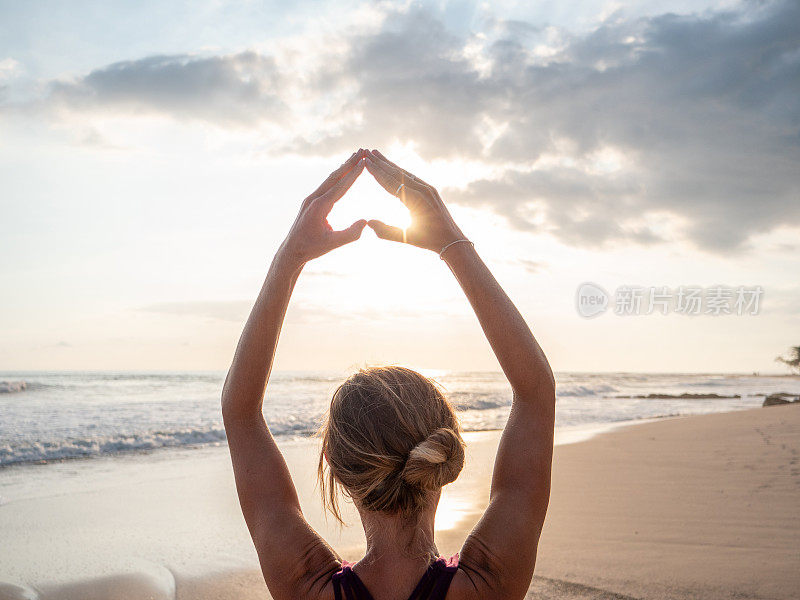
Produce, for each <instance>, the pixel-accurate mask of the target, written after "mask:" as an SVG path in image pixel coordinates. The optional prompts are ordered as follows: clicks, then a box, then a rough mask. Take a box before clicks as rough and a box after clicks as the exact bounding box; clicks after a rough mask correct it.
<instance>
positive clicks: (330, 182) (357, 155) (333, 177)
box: [308, 148, 366, 200]
mask: <svg viewBox="0 0 800 600" xmlns="http://www.w3.org/2000/svg"><path fill="white" fill-rule="evenodd" d="M365 152H366V150H363V149H362V148H359V149H358V150H356V151H355V152H353V154H351V155H350V158H348V159H347V160H346V161H344V162H343V163H342V164H341V166H340V167H339V168H338V169H336V170H335V171H334V172H333V173H331V174H330V175H328V178H327V179H326V180H325V181H323V182H322V184H321V185H320V186H319V187H318V188H317V189H316V190H314V193H313V194H311V195H310V196H309V197H308V200H313V199H315V198H318V197H319V196H321V195H322V194H324V193H325V192H327V191H328V190H329V189H330V188H331V187H333V186H334V185H335V184H336V183H337V182H338V181H339V180H340V179H341V178H342V176H343V175H344V174H345V173H347V172H348V171H350V170H351V169H352V168H353V167H354V166H355V165H356V163H357V162H358V161H359V160H360V159H361V158H362V156H363V154H364V153H365Z"/></svg>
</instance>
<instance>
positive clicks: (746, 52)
mask: <svg viewBox="0 0 800 600" xmlns="http://www.w3.org/2000/svg"><path fill="white" fill-rule="evenodd" d="M359 147H366V148H379V149H381V150H382V152H383V153H384V154H386V155H387V156H389V158H391V159H392V160H393V161H394V162H396V163H399V164H401V165H402V166H404V167H405V168H406V169H407V170H409V171H411V172H413V173H415V174H416V175H418V176H419V177H422V178H423V179H425V180H426V181H428V182H429V183H431V184H433V185H435V186H436V187H437V189H438V190H439V192H440V194H441V196H442V198H443V199H444V201H445V203H446V204H447V205H448V207H449V208H450V210H451V212H452V213H453V216H454V218H455V219H456V221H457V222H458V223H459V225H460V226H461V228H462V230H463V231H464V232H465V234H466V235H467V236H468V237H469V238H470V239H471V240H473V241H474V242H475V245H476V248H477V249H478V252H479V253H480V255H481V256H482V257H483V258H484V260H485V261H486V262H487V264H488V265H489V266H490V267H491V269H492V270H493V272H494V273H495V275H496V276H497V278H498V280H499V281H500V282H501V284H503V285H504V287H505V288H506V290H507V292H508V293H509V295H510V296H511V297H512V299H513V300H514V301H515V302H516V303H517V305H518V307H519V308H520V310H521V312H522V313H523V315H524V316H525V317H526V319H527V321H528V323H529V324H530V325H531V328H532V330H533V332H534V334H535V335H536V336H537V339H538V340H539V341H540V343H541V345H542V346H543V348H544V350H545V352H546V353H547V355H548V357H549V359H550V362H551V364H552V365H553V368H554V369H555V370H556V371H651V372H745V373H749V372H754V371H758V372H783V371H784V369H783V368H782V366H781V365H780V364H778V363H776V362H775V357H776V356H777V355H779V354H781V353H783V352H785V351H786V350H787V348H788V347H789V346H792V345H798V344H800V337H799V336H800V308H798V306H800V282H799V281H798V273H800V252H798V251H799V250H800V235H798V234H799V233H800V202H798V200H800V175H798V173H800V4H798V3H797V2H796V1H744V2H737V1H732V0H728V1H722V2H719V1H712V2H709V1H705V0H701V1H691V2H689V1H674V2H644V1H633V2H625V3H621V2H609V1H595V0H593V1H587V2H576V1H560V2H555V1H543V2H536V3H530V2H510V1H500V2H491V3H488V2H461V1H458V2H449V1H438V2H422V3H418V2H404V3H388V2H336V3H333V2H322V1H302V0H301V1H299V2H294V3H286V2H277V1H276V2H256V1H250V2H233V1H231V2H228V1H225V0H213V1H199V2H192V3H188V2H171V1H161V0H159V1H157V2H156V1H138V2H116V3H106V2H99V1H97V2H86V1H76V2H71V3H64V2H58V1H45V0H43V1H40V2H24V3H20V2H13V1H4V0H0V224H2V235H0V282H2V284H0V285H1V287H0V370H20V369H48V370H50V369H65V370H173V369H190V370H222V369H225V368H227V366H228V365H229V363H230V360H231V358H232V354H233V351H234V349H235V346H236V342H237V340H238V336H239V333H240V331H241V328H242V326H243V324H244V320H245V319H246V317H247V314H248V312H249V309H250V306H251V305H252V302H253V300H254V299H255V297H256V295H257V293H258V290H259V288H260V286H261V283H262V281H263V278H264V276H265V274H266V271H267V269H268V266H269V264H270V261H271V258H272V255H273V254H274V252H275V250H276V249H277V248H278V246H279V245H280V243H281V241H282V240H283V238H284V236H285V235H286V232H287V231H288V228H289V226H290V225H291V223H292V221H293V219H294V216H295V215H296V212H297V210H298V207H299V205H300V203H301V201H302V200H303V198H305V196H307V195H308V194H309V193H310V192H311V191H312V190H314V188H316V187H317V185H318V184H319V183H320V182H321V181H322V180H323V179H324V178H325V177H326V176H327V174H328V173H329V172H330V171H332V170H333V169H334V168H336V166H338V165H339V164H340V163H341V162H342V161H343V160H344V159H345V158H346V157H347V156H349V155H350V154H351V153H352V152H353V151H354V150H356V149H357V148H359ZM359 218H382V219H384V220H387V221H389V222H392V223H395V224H398V225H402V224H403V223H405V222H407V219H408V214H407V212H406V211H405V209H404V208H403V207H402V205H401V204H400V203H399V202H398V201H397V200H396V199H395V198H393V197H391V196H390V195H388V194H386V193H385V192H384V191H383V190H382V189H381V188H380V187H379V186H378V185H377V184H376V183H375V181H374V180H372V178H371V176H370V175H369V174H368V173H366V172H365V173H364V174H363V175H362V176H361V177H360V178H359V180H358V181H357V182H356V184H355V185H354V186H353V188H352V189H351V191H350V193H348V195H347V196H345V197H344V198H343V199H342V200H340V201H339V203H338V205H337V206H336V207H335V208H334V211H333V213H332V214H331V216H330V221H331V223H332V225H333V226H334V227H344V226H347V225H348V224H349V223H351V222H352V221H354V220H356V219H359ZM587 283H590V284H592V286H591V287H588V288H587V287H586V286H585V285H584V284H587ZM582 286H583V287H582ZM652 288H655V289H656V290H657V292H658V294H660V296H659V297H660V298H662V299H663V298H667V299H668V302H667V303H666V304H664V305H663V306H662V305H661V304H659V303H655V304H654V305H653V308H652V310H651V308H650V299H651V298H653V299H655V298H656V296H655V295H654V294H653V293H652ZM587 289H590V290H596V289H600V290H602V292H599V294H600V296H603V292H604V293H605V298H606V300H605V302H607V304H604V305H603V306H606V310H605V311H601V312H599V313H598V314H595V315H594V316H592V317H591V318H587V317H586V315H585V313H586V311H585V310H584V309H585V305H584V306H583V308H582V305H581V302H588V301H589V300H587V298H585V297H584V296H585V291H586V290H587ZM579 290H583V292H580V293H579ZM631 290H633V291H631ZM692 294H694V297H696V298H699V299H700V304H699V305H694V308H692V309H691V310H687V304H686V302H685V301H684V300H685V298H686V297H688V296H691V295H692ZM698 294H699V296H698ZM748 294H749V295H748ZM745 297H746V298H747V299H748V304H747V305H746V306H745V305H744V304H742V303H741V302H740V303H738V304H737V299H738V300H742V298H745ZM631 298H637V300H636V302H641V304H638V305H637V304H635V303H633V302H631V301H630V299H631ZM715 298H716V301H715ZM720 298H722V301H720V300H719V299H720ZM754 301H757V304H756V303H754ZM720 307H721V308H720ZM695 309H696V310H695ZM693 311H694V312H693ZM664 312H666V314H664ZM726 312H727V313H729V314H726ZM740 312H741V313H742V314H739V313H740ZM618 313H619V314H618ZM695 313H696V314H695ZM717 313H720V314H717ZM753 313H755V314H753ZM382 362H392V363H398V364H406V365H410V366H412V367H417V368H430V369H455V370H495V369H497V368H498V365H497V362H496V360H495V359H494V357H493V356H492V354H491V350H490V348H489V346H488V344H487V343H486V342H485V340H484V339H483V336H482V334H481V331H480V328H479V326H478V324H477V322H476V320H475V318H474V316H473V315H472V314H471V312H470V309H469V305H468V303H467V302H466V300H465V299H464V297H463V295H462V294H461V292H460V290H459V288H458V286H457V284H456V283H455V281H454V280H453V277H452V275H451V274H450V272H449V271H448V269H447V267H446V265H445V264H444V263H443V262H442V261H440V260H439V259H438V257H437V256H436V255H435V254H433V253H429V252H425V251H423V250H419V249H416V248H412V247H407V246H401V245H398V244H393V243H390V242H385V241H381V240H378V239H377V238H375V236H374V235H373V234H372V233H371V232H370V231H369V230H367V231H366V232H365V233H364V235H363V237H362V239H361V240H359V241H358V242H357V243H355V244H352V245H350V246H348V247H345V248H342V249H340V250H337V251H335V252H333V253H331V254H329V255H327V256H325V257H323V258H321V259H318V260H316V261H314V262H312V263H311V264H309V265H308V266H307V267H306V268H305V270H304V272H303V274H302V276H301V278H300V281H299V282H298V285H297V288H296V290H295V294H294V297H293V300H292V304H291V306H290V309H289V312H288V315H287V321H286V324H285V326H284V329H283V334H282V338H281V342H280V346H279V349H278V357H277V362H276V368H278V369H302V370H317V369H325V370H329V369H335V370H348V369H352V368H354V367H358V366H362V365H364V364H377V363H382Z"/></svg>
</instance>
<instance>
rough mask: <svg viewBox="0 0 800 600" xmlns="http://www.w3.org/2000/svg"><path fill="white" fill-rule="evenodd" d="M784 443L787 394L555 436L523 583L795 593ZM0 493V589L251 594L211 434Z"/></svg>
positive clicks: (445, 525)
mask: <svg viewBox="0 0 800 600" xmlns="http://www.w3.org/2000/svg"><path fill="white" fill-rule="evenodd" d="M497 440H498V433H497V432H489V433H482V434H471V435H469V436H468V444H469V447H468V463H467V469H466V470H465V472H464V473H463V474H462V476H461V477H460V478H459V480H458V481H457V482H456V483H454V484H452V485H451V486H448V487H447V488H446V490H445V494H444V495H443V498H442V506H441V510H440V513H439V518H438V519H437V526H438V530H437V543H438V545H439V549H440V551H441V552H442V553H443V554H449V553H452V552H455V551H457V550H458V549H459V548H460V545H461V543H462V542H463V540H464V537H465V536H466V534H467V532H468V531H469V529H470V528H471V527H472V525H473V524H474V523H475V521H476V520H477V518H478V516H479V515H480V512H481V510H482V508H483V507H484V506H485V503H486V501H487V499H488V481H489V476H490V473H491V467H492V461H493V458H494V450H495V448H496V445H497ZM282 448H283V449H284V452H285V454H286V456H287V461H288V463H289V464H290V468H291V469H292V471H293V473H294V476H295V480H296V482H297V484H298V490H299V493H300V497H301V501H302V503H303V506H304V511H305V513H306V515H307V517H308V518H309V520H310V522H311V523H312V524H313V525H314V526H315V527H316V528H317V529H318V530H320V531H321V532H322V533H323V534H324V535H325V536H326V538H327V539H328V540H329V541H330V542H331V543H332V544H333V545H334V547H336V548H337V549H338V550H339V551H340V553H341V554H342V555H343V556H344V557H346V558H349V559H357V558H358V557H359V555H360V553H361V552H362V551H363V534H362V533H361V531H360V530H359V529H358V527H355V526H354V527H351V528H348V529H345V530H343V531H338V530H337V529H336V528H335V527H334V526H333V525H332V524H331V523H326V521H325V519H324V516H323V515H322V513H321V511H320V509H319V505H320V502H319V499H318V496H317V495H316V490H315V489H314V481H313V477H312V476H311V473H313V467H314V461H315V456H314V455H315V444H314V442H311V441H298V442H291V443H286V444H282ZM798 451H800V406H785V407H772V408H765V409H756V410H749V411H742V412H736V413H726V414H716V415H706V416H699V417H687V418H677V419H668V420H660V421H657V422H652V423H647V424H642V425H636V426H633V427H625V428H622V429H619V430H616V431H613V432H610V433H604V434H602V435H599V436H597V437H594V438H592V439H590V440H588V441H583V442H579V443H574V444H569V445H562V446H558V447H557V448H556V453H555V469H554V476H553V494H552V499H551V504H550V511H549V513H548V519H547V522H546V524H545V530H544V532H543V535H542V540H541V544H540V549H539V562H538V565H537V569H536V577H535V578H534V582H533V584H532V586H531V593H530V594H529V597H532V598H533V597H535V598H575V599H578V598H580V599H589V598H592V599H595V600H611V599H613V598H617V599H619V598H686V599H692V600H702V599H705V598H731V597H736V598H787V599H788V598H797V597H798V591H799V590H800V516H799V515H798V511H797V507H798V500H800V465H798ZM0 495H3V496H4V497H5V498H6V503H5V504H2V505H0V582H3V583H0V600H4V599H6V598H14V599H17V598H36V597H39V598H54V599H55V598H67V599H70V598H76V599H77V598H81V599H84V600H90V599H94V598H97V599H100V598H103V599H105V600H108V599H110V598H120V599H121V600H128V599H133V598H176V597H177V598H181V599H187V600H188V599H190V598H191V599H193V600H198V599H205V598H208V599H211V598H237V599H239V600H241V599H248V598H253V599H255V598H264V597H265V594H266V588H265V586H264V584H263V581H262V580H261V577H260V574H259V573H258V570H257V563H256V558H255V553H254V551H253V549H252V547H251V545H250V541H249V538H248V537H247V531H246V529H245V527H244V523H243V522H242V519H241V516H240V514H239V512H238V506H237V502H236V496H235V493H234V490H233V483H232V477H231V474H230V466H229V462H228V457H227V449H226V448H224V447H219V448H205V449H201V450H186V451H183V452H177V453H168V452H163V453H153V454H143V455H133V456H130V457H126V458H116V459H109V460H89V461H70V462H68V463H61V464H56V465H46V466H42V467H39V468H33V469H31V468H30V467H27V468H25V469H17V470H4V471H3V472H0ZM350 518H351V520H354V519H355V515H354V514H353V513H350Z"/></svg>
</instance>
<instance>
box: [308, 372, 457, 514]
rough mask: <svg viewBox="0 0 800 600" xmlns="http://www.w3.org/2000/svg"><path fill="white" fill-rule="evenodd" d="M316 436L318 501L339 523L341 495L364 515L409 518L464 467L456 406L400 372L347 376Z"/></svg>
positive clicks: (424, 383) (424, 379)
mask: <svg viewBox="0 0 800 600" xmlns="http://www.w3.org/2000/svg"><path fill="white" fill-rule="evenodd" d="M319 435H320V436H321V437H322V451H321V452H320V457H319V468H318V477H319V481H320V484H321V486H320V487H321V491H322V501H323V503H324V504H325V507H326V508H327V509H328V510H330V511H331V513H332V514H333V516H334V517H335V518H336V520H337V521H339V522H340V523H342V522H343V521H342V518H341V513H340V511H339V501H338V492H339V491H340V490H341V492H343V493H344V495H346V496H347V497H349V498H351V499H353V501H354V502H356V503H357V504H358V505H359V506H360V507H361V508H363V509H364V510H368V511H379V512H386V513H399V514H402V515H403V516H413V515H417V514H418V513H419V512H420V511H421V510H422V509H423V508H425V507H426V506H428V505H429V504H430V502H431V500H432V498H433V497H434V495H435V493H436V492H438V491H439V490H440V489H441V488H442V487H443V486H444V485H446V484H448V483H450V482H452V481H455V479H456V478H457V477H458V474H459V473H460V472H461V469H462V468H463V467H464V440H462V439H461V434H460V432H459V425H458V420H457V419H456V415H455V412H454V411H453V408H452V407H451V406H450V404H449V402H448V401H447V400H446V399H445V397H444V395H443V394H442V392H441V390H440V389H439V388H438V387H437V385H436V384H435V383H434V382H433V381H432V380H430V379H428V378H427V377H424V376H423V375H420V374H419V373H417V372H416V371H413V370H411V369H406V368H404V367H395V366H386V367H373V368H369V369H361V370H360V371H358V372H357V373H355V374H353V375H352V376H350V378H348V379H347V381H345V382H344V383H343V384H342V385H340V386H339V388H338V389H337V390H336V391H335V392H334V394H333V399H332V400H331V407H330V411H329V412H328V416H327V419H326V421H325V423H324V424H323V426H322V428H321V429H320V432H319ZM326 463H327V468H326Z"/></svg>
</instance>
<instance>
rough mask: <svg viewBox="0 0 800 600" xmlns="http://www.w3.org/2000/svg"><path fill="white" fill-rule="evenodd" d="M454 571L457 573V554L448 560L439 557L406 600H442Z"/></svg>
mask: <svg viewBox="0 0 800 600" xmlns="http://www.w3.org/2000/svg"><path fill="white" fill-rule="evenodd" d="M456 571H458V553H455V554H454V555H453V556H451V557H450V558H445V557H444V556H440V557H439V558H438V559H436V561H434V562H433V563H432V564H431V566H430V567H429V568H428V570H427V571H426V572H425V575H423V576H422V579H421V580H420V582H419V584H418V585H417V587H416V589H415V590H414V591H413V592H412V594H411V596H410V597H409V599H408V600H444V599H445V596H447V590H448V589H450V582H451V581H452V580H453V576H454V575H455V574H456Z"/></svg>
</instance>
